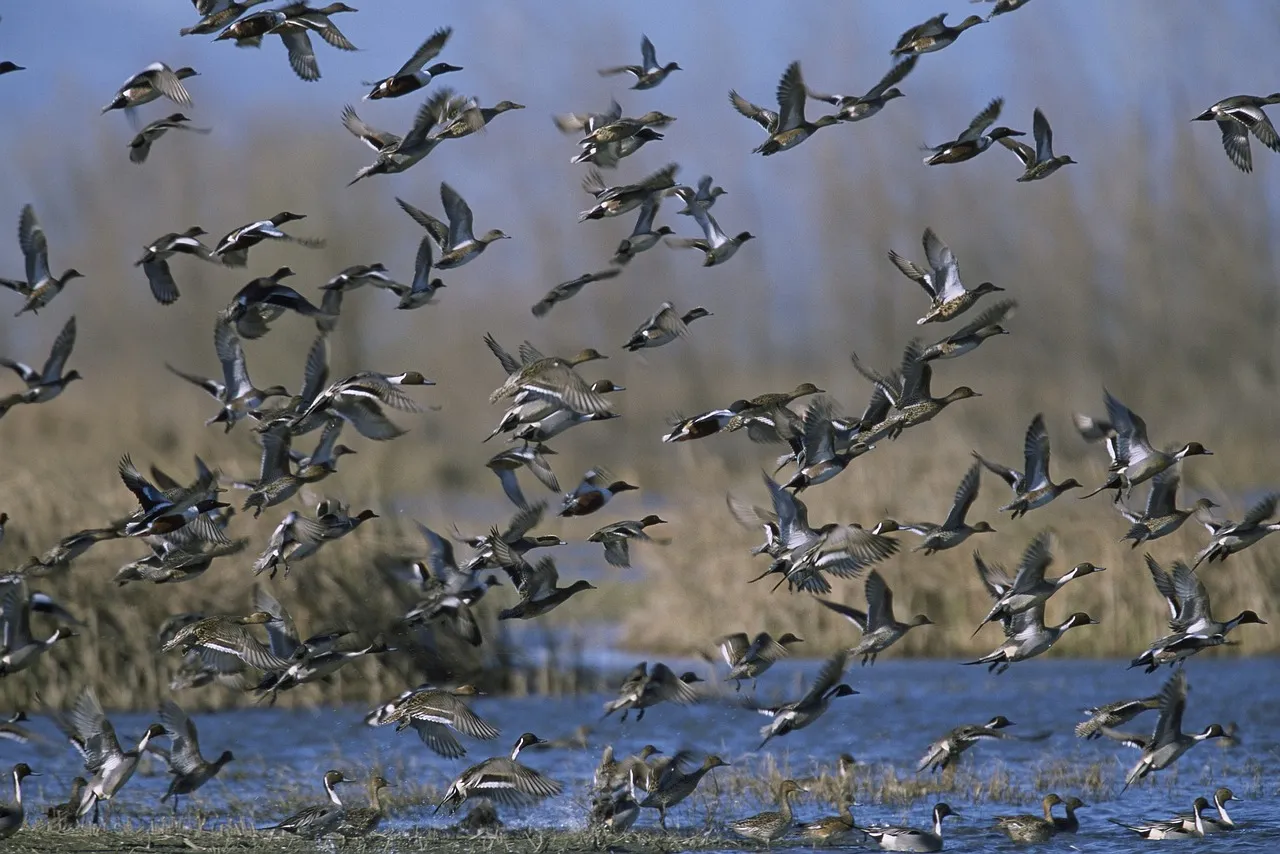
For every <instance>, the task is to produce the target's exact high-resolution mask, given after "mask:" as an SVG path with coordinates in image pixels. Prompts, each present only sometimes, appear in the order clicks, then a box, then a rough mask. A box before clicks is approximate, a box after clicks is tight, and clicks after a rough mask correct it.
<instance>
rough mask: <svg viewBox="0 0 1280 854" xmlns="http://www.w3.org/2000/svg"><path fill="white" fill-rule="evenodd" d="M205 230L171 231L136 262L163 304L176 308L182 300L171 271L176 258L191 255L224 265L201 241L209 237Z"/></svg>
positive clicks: (153, 244) (148, 246) (194, 226)
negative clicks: (201, 238)
mask: <svg viewBox="0 0 1280 854" xmlns="http://www.w3.org/2000/svg"><path fill="white" fill-rule="evenodd" d="M207 233H208V232H206V231H205V230H204V229H203V228H201V227H200V226H198V225H193V226H191V227H190V228H188V229H187V230H186V231H183V232H181V233H179V232H169V233H168V234H165V235H162V236H160V237H158V238H156V239H155V240H153V241H152V242H151V243H149V244H148V245H147V248H146V249H145V250H144V251H143V253H142V257H141V258H139V259H138V260H137V261H135V262H133V266H135V267H141V268H142V272H143V273H144V274H146V277H147V284H148V285H149V286H150V288H151V295H152V296H153V297H155V300H156V302H158V303H160V304H161V305H172V304H173V303H175V302H177V301H178V297H179V296H180V294H179V293H178V286H177V284H176V283H175V282H174V281H173V273H172V272H171V271H170V269H169V259H170V258H172V257H173V256H175V255H190V256H192V257H193V258H199V259H200V260H202V261H208V262H210V263H215V264H220V263H221V260H220V259H217V258H215V257H214V255H213V250H211V249H210V248H209V247H208V246H205V245H204V243H202V242H201V241H200V236H201V235H203V234H207Z"/></svg>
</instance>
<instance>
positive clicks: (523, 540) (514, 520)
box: [424, 501, 567, 575]
mask: <svg viewBox="0 0 1280 854" xmlns="http://www.w3.org/2000/svg"><path fill="white" fill-rule="evenodd" d="M546 509H547V504H546V502H545V501H539V502H537V503H535V504H527V505H525V506H524V507H521V508H520V509H519V510H517V511H516V513H515V515H514V516H512V517H511V521H510V522H508V523H507V527H506V529H505V530H502V531H499V530H498V526H497V525H494V526H493V527H491V528H490V529H489V531H488V532H487V533H485V534H481V535H480V536H477V537H466V536H463V535H462V534H460V533H458V532H457V531H456V529H455V532H454V534H455V535H454V539H456V540H458V541H459V542H465V543H467V544H468V545H469V546H471V547H472V548H473V549H475V554H473V555H472V556H471V557H470V558H469V559H468V560H467V561H466V563H464V564H463V565H462V568H461V570H458V569H456V568H455V569H452V570H447V572H448V573H449V574H450V575H452V574H454V573H456V572H462V573H463V574H466V575H469V574H472V573H475V572H476V571H478V570H482V569H497V568H499V567H501V566H502V565H503V563H502V561H503V560H511V559H512V557H513V556H523V555H525V554H527V553H528V552H529V551H531V550H533V549H544V548H552V547H555V546H563V545H567V543H566V542H565V541H564V540H562V539H560V538H559V537H557V536H555V535H554V534H532V535H531V534H530V531H532V530H533V529H534V528H535V527H537V526H538V523H540V522H541V521H542V516H543V513H545V512H546ZM424 530H425V529H424ZM431 536H436V535H434V534H432V535H431ZM428 541H429V542H431V540H430V538H428ZM443 547H444V548H443V550H444V554H445V557H444V558H443V560H444V561H445V562H446V565H447V566H453V553H452V547H451V546H449V545H448V544H447V543H445V544H443ZM432 551H433V557H434V555H435V554H437V553H439V552H440V551H441V549H439V548H436V547H433V550H432Z"/></svg>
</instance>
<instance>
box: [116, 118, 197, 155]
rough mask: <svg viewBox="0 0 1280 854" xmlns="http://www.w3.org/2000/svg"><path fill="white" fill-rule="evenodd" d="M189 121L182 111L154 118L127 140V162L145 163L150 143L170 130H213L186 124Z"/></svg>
mask: <svg viewBox="0 0 1280 854" xmlns="http://www.w3.org/2000/svg"><path fill="white" fill-rule="evenodd" d="M189 121H191V119H189V118H187V117H186V116H185V115H183V114H182V113H170V114H169V115H167V116H165V117H164V118H163V119H156V120H155V121H154V122H151V123H150V124H148V125H146V126H145V127H143V128H142V130H140V131H138V133H137V134H135V135H134V137H133V139H131V140H129V162H131V163H138V164H142V163H146V162H147V157H148V156H149V155H150V154H151V146H152V144H153V143H155V141H156V140H157V139H159V138H160V137H162V136H164V135H165V134H166V133H168V132H169V131H171V130H184V131H189V132H191V133H198V134H210V133H212V132H213V128H202V127H194V126H192V125H189V124H187V122H189Z"/></svg>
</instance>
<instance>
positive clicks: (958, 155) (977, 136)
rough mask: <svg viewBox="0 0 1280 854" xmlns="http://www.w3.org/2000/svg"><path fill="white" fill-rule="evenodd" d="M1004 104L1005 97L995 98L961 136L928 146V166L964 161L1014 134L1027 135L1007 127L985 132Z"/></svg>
mask: <svg viewBox="0 0 1280 854" xmlns="http://www.w3.org/2000/svg"><path fill="white" fill-rule="evenodd" d="M1003 106H1004V98H994V99H992V101H991V103H989V104H987V106H986V107H985V108H984V109H983V111H982V112H980V113H978V114H977V115H976V116H974V117H973V121H971V122H969V127H967V128H965V130H964V132H963V133H961V134H960V136H958V137H956V138H955V139H953V140H950V141H949V142H944V143H942V144H941V145H931V146H926V147H925V150H926V151H928V152H929V156H928V157H926V158H925V159H924V163H925V165H926V166H939V165H942V164H947V163H963V162H964V161H966V160H971V159H972V158H974V157H977V156H978V155H979V154H981V153H982V152H984V151H986V150H987V149H988V148H990V147H991V143H993V142H996V141H998V140H1002V139H1008V138H1009V137H1013V136H1026V134H1025V133H1023V132H1022V131H1017V130H1013V129H1011V128H1007V127H1003V126H1001V127H996V128H992V129H991V131H990V132H988V133H983V131H986V129H987V128H988V127H991V125H992V124H994V123H995V120H996V119H998V118H1000V109H1001V107H1003Z"/></svg>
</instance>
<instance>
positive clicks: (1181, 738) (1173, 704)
mask: <svg viewBox="0 0 1280 854" xmlns="http://www.w3.org/2000/svg"><path fill="white" fill-rule="evenodd" d="M1186 708H1187V675H1186V673H1185V672H1183V671H1181V670H1179V671H1177V672H1176V673H1174V674H1173V676H1171V677H1169V680H1168V681H1167V682H1165V683H1164V687H1162V688H1161V689H1160V717H1159V719H1158V720H1157V721H1156V726H1155V730H1154V731H1152V733H1151V737H1150V738H1146V737H1144V736H1138V735H1134V736H1129V737H1128V739H1127V743H1128V744H1130V745H1132V746H1134V747H1137V748H1138V749H1139V750H1141V751H1142V755H1141V757H1140V758H1139V759H1138V761H1137V763H1136V764H1135V765H1134V766H1133V768H1132V769H1131V770H1130V771H1129V773H1128V774H1127V775H1125V780H1124V787H1123V788H1122V789H1121V791H1124V790H1125V789H1128V788H1129V787H1130V786H1132V785H1133V784H1134V783H1136V782H1138V781H1139V780H1141V779H1143V778H1144V777H1146V776H1147V775H1148V774H1151V773H1152V772H1154V771H1161V770H1163V769H1165V768H1168V767H1169V766H1170V765H1172V764H1173V763H1175V762H1177V761H1178V759H1179V758H1181V757H1182V754H1184V753H1186V752H1187V751H1188V750H1190V749H1191V748H1193V747H1195V746H1196V745H1197V744H1199V743H1200V742H1202V741H1207V740H1209V739H1211V738H1222V737H1223V736H1225V735H1226V732H1225V731H1224V730H1223V729H1222V726H1221V725H1220V724H1216V723H1215V724H1210V725H1209V726H1207V727H1205V729H1204V731H1203V732H1200V733H1197V734H1194V735H1190V734H1187V733H1184V732H1183V731H1182V715H1183V712H1185V711H1186ZM1205 805H1206V806H1208V802H1207V801H1206V802H1205ZM1198 812H1199V809H1197V813H1198Z"/></svg>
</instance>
